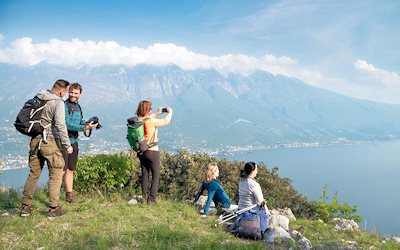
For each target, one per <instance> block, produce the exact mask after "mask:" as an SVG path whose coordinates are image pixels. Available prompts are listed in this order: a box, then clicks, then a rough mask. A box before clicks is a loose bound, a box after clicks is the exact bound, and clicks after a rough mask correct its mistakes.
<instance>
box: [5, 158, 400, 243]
mask: <svg viewBox="0 0 400 250" xmlns="http://www.w3.org/2000/svg"><path fill="white" fill-rule="evenodd" d="M160 153H161V182H160V198H159V205H158V206H148V205H146V204H137V205H130V204H128V202H127V200H128V198H129V197H130V196H132V195H135V194H141V191H140V171H139V169H138V159H137V158H136V156H134V155H133V154H132V153H131V152H120V153H116V154H100V155H94V156H89V155H84V156H81V157H80V161H79V167H78V170H77V174H76V175H75V178H76V179H75V189H76V190H77V192H79V193H80V196H81V197H82V198H84V199H85V202H84V203H83V204H77V205H75V204H69V203H65V202H64V201H63V199H60V202H61V206H62V207H63V208H65V209H67V210H68V213H67V214H66V215H65V216H62V217H59V218H55V219H53V220H49V219H47V217H46V214H47V207H48V195H47V191H48V190H47V188H48V187H47V186H43V187H41V188H39V189H37V191H36V192H35V196H34V201H33V206H34V209H33V213H32V216H30V217H28V218H21V217H20V216H19V208H20V206H21V188H17V189H12V188H2V189H1V191H0V207H1V214H2V215H3V216H1V217H0V249H38V248H41V249H43V248H42V247H44V249H132V248H137V249H289V248H290V247H291V246H292V245H290V244H293V243H284V242H277V243H265V242H261V241H257V242H256V241H251V240H245V239H239V238H235V237H234V236H233V235H232V234H230V233H229V232H226V231H225V230H224V228H223V226H219V227H217V228H211V227H210V226H211V225H212V224H214V223H215V222H216V217H214V216H208V217H207V218H200V216H199V212H198V210H197V209H196V208H195V207H194V206H190V205H188V204H186V203H185V202H184V200H185V199H192V198H193V197H194V195H195V193H196V192H197V190H198V188H199V187H200V183H201V181H202V180H203V178H204V177H203V175H204V168H205V166H206V164H207V163H209V162H212V161H215V162H217V163H218V165H219V168H220V178H219V181H220V183H221V185H222V186H223V187H224V188H225V190H226V192H227V194H228V196H230V197H232V198H234V197H235V194H236V192H237V183H238V180H239V170H240V169H241V168H242V167H243V165H244V162H238V161H233V162H231V161H227V160H226V159H223V160H219V159H217V158H213V157H210V156H208V155H206V154H200V153H194V154H191V153H189V152H187V151H184V150H181V151H179V152H178V153H177V154H171V153H169V152H168V151H166V150H164V151H161V152H160ZM259 165H260V169H259V174H258V176H257V181H258V182H259V183H260V184H261V186H262V188H263V192H264V195H265V197H266V198H268V206H269V207H270V208H284V207H289V208H291V209H292V210H293V211H294V213H295V215H296V217H297V218H298V220H297V221H291V224H290V225H291V226H292V227H293V228H297V227H298V226H300V225H303V226H304V227H305V228H306V230H305V233H304V236H305V237H306V238H308V239H309V240H310V241H311V243H312V245H313V246H314V245H317V244H326V243H328V242H339V243H341V244H345V245H356V246H358V247H363V248H364V249H369V248H370V247H371V246H374V247H376V248H377V249H400V245H398V244H397V243H395V242H393V241H391V240H385V239H384V237H382V236H380V235H379V234H377V233H375V232H370V231H358V232H353V231H341V232H336V231H333V230H332V228H333V225H331V224H329V223H322V222H318V221H316V220H315V219H316V218H321V219H323V220H329V216H328V215H333V213H336V216H338V217H346V216H347V217H348V216H356V215H355V213H356V211H357V210H356V208H355V207H353V208H351V210H349V211H348V210H347V208H348V207H346V206H345V204H344V205H340V204H338V203H335V201H334V200H333V201H332V203H330V204H328V203H325V202H326V201H324V200H323V201H320V202H313V201H308V199H307V198H306V197H304V196H302V195H300V194H299V193H298V192H297V191H296V190H295V189H294V188H293V186H292V185H291V180H290V179H287V178H281V177H280V176H279V175H278V174H277V171H278V168H276V167H275V168H273V169H269V168H268V167H267V166H266V165H265V164H263V163H259ZM325 190H326V189H325ZM64 196H65V192H62V193H61V197H64ZM236 202H237V197H235V198H234V199H233V203H236ZM332 204H333V205H332ZM325 217H326V218H325ZM355 218H357V217H355Z"/></svg>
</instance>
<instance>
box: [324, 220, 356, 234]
mask: <svg viewBox="0 0 400 250" xmlns="http://www.w3.org/2000/svg"><path fill="white" fill-rule="evenodd" d="M331 222H333V223H335V224H336V225H335V227H334V228H333V230H335V231H343V230H351V231H358V230H359V228H360V226H359V225H358V224H357V223H356V222H355V221H354V220H346V219H340V218H334V219H332V221H331Z"/></svg>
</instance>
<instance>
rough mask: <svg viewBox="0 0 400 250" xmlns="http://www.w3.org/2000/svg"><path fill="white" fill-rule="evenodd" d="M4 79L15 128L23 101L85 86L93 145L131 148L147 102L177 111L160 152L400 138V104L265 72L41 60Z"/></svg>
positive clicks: (7, 72)
mask: <svg viewBox="0 0 400 250" xmlns="http://www.w3.org/2000/svg"><path fill="white" fill-rule="evenodd" d="M0 73H1V74H2V76H3V79H1V80H0V105H1V106H2V107H3V109H1V110H0V114H1V116H2V118H3V119H1V121H0V127H3V128H8V129H10V127H11V128H12V124H11V123H12V121H13V120H14V119H15V116H16V114H17V112H18V111H19V109H20V108H21V107H22V105H23V103H24V102H25V101H26V100H27V99H29V98H31V97H33V96H34V95H35V94H36V93H37V92H38V91H40V90H41V89H49V88H51V86H52V84H53V83H54V82H55V81H56V80H57V79H60V78H61V79H65V80H68V81H70V82H71V83H72V82H79V83H80V84H81V85H82V86H83V93H82V97H81V98H80V103H81V105H82V107H83V111H84V115H85V118H86V119H88V118H90V117H91V116H98V117H99V118H100V121H101V124H102V125H103V128H102V129H101V130H99V131H95V133H94V136H93V137H91V138H90V141H93V144H95V143H100V142H101V143H106V142H107V143H108V144H113V143H112V142H114V141H115V143H116V144H118V145H120V146H127V142H126V139H125V135H126V131H125V130H126V128H125V124H126V119H127V118H129V117H131V116H134V112H135V111H136V107H137V104H138V103H139V101H140V100H143V99H148V100H150V101H152V102H153V109H154V108H157V107H164V106H170V107H171V108H173V110H174V114H173V118H172V121H171V124H170V125H168V126H165V127H161V128H160V133H159V135H160V140H161V146H162V147H167V148H171V149H174V150H175V149H179V148H185V149H189V150H192V151H196V150H200V151H202V150H203V151H204V150H206V151H215V150H218V151H219V152H223V151H229V150H232V148H268V147H275V146H279V145H281V146H282V145H309V144H311V145H318V144H328V143H331V142H338V141H341V142H354V141H371V140H391V139H397V138H399V136H400V126H399V125H398V124H400V105H396V104H384V103H376V102H372V101H367V100H359V99H355V98H351V97H348V96H344V95H341V94H337V93H333V92H330V91H328V90H325V89H320V88H317V87H313V86H311V85H309V84H307V83H304V82H302V81H300V80H298V79H295V78H289V77H286V76H283V75H277V76H275V75H272V74H270V73H268V72H264V71H261V70H258V71H255V72H253V73H252V74H250V75H248V76H243V75H240V74H232V73H231V74H228V75H222V74H220V73H218V72H217V71H216V70H214V69H210V70H207V69H202V70H183V69H181V68H179V67H178V66H176V65H168V66H163V67H158V66H149V65H145V64H141V65H137V66H135V67H127V66H123V65H103V66H98V67H91V66H89V65H83V64H82V65H79V67H76V66H75V67H72V66H71V67H68V66H59V65H54V64H48V63H45V62H42V63H40V64H38V65H35V66H29V67H22V66H16V65H5V64H0ZM161 117H162V115H161ZM7 121H8V122H7ZM236 121H248V122H236ZM10 131H12V129H11V130H10ZM10 136H11V137H13V138H18V136H20V135H18V134H15V133H11V132H10V133H9V132H7V133H6V134H5V135H3V136H1V137H0V140H1V141H3V142H4V140H5V139H7V138H10ZM100 139H101V140H100ZM3 144H4V143H3ZM2 147H3V149H4V150H6V149H8V148H7V147H4V145H3V146H2Z"/></svg>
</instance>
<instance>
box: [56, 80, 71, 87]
mask: <svg viewBox="0 0 400 250" xmlns="http://www.w3.org/2000/svg"><path fill="white" fill-rule="evenodd" d="M68 86H69V82H67V81H65V80H62V79H60V80H57V81H56V82H55V83H54V85H53V89H65V88H67V87H68Z"/></svg>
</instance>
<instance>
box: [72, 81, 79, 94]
mask: <svg viewBox="0 0 400 250" xmlns="http://www.w3.org/2000/svg"><path fill="white" fill-rule="evenodd" d="M73 89H78V90H79V91H80V92H81V94H82V86H81V85H80V84H79V83H77V82H76V83H72V84H71V85H69V91H71V90H73Z"/></svg>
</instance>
